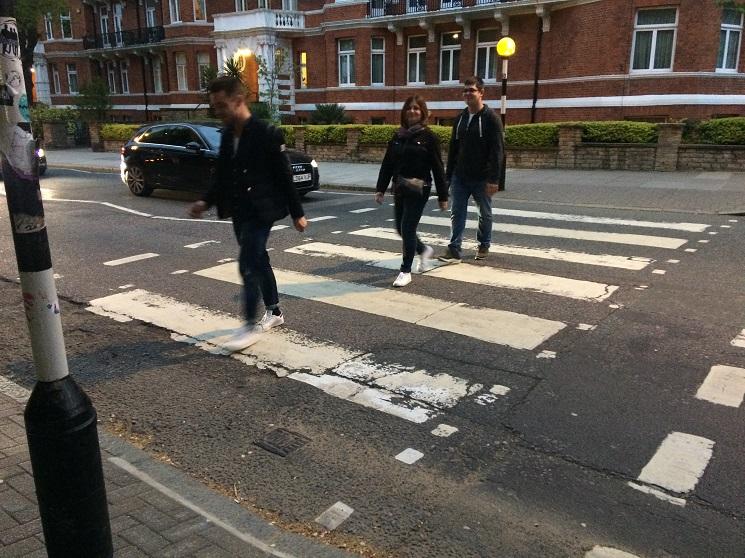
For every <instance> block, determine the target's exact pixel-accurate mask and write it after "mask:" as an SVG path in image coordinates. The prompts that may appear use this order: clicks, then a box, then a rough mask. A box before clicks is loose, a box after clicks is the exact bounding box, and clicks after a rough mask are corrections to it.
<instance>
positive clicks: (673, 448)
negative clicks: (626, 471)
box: [638, 432, 714, 494]
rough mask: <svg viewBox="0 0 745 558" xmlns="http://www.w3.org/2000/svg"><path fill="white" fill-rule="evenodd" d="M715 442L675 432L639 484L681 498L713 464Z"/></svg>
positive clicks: (650, 464) (667, 438) (644, 470)
mask: <svg viewBox="0 0 745 558" xmlns="http://www.w3.org/2000/svg"><path fill="white" fill-rule="evenodd" d="M713 448H714V442H713V441H712V440H709V439H707V438H702V437H701V436H694V435H693V434H686V433H684V432H672V433H670V434H668V436H667V437H666V438H665V439H664V440H663V442H662V444H660V447H659V448H657V452H656V453H655V454H654V456H653V457H652V459H651V460H650V461H649V463H647V464H646V465H645V466H644V468H643V469H642V472H641V474H640V475H639V478H638V480H639V481H641V482H643V483H646V484H649V485H653V486H657V487H660V488H664V489H665V490H669V491H671V492H675V493H678V494H687V493H689V492H691V491H692V490H693V489H694V488H695V487H696V484H697V483H698V481H699V479H700V478H701V476H702V475H703V474H704V471H705V470H706V466H707V465H708V464H709V460H710V459H711V455H712V453H713Z"/></svg>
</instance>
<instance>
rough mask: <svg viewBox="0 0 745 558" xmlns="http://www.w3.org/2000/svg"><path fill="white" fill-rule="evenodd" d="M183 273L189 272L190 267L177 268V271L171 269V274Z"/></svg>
mask: <svg viewBox="0 0 745 558" xmlns="http://www.w3.org/2000/svg"><path fill="white" fill-rule="evenodd" d="M183 273H189V270H188V269H177V270H176V271H171V275H181V274H183ZM133 286H134V285H133Z"/></svg>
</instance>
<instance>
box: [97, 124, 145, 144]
mask: <svg viewBox="0 0 745 558" xmlns="http://www.w3.org/2000/svg"><path fill="white" fill-rule="evenodd" d="M141 127H142V124H104V125H103V126H101V139H102V140H107V141H127V140H128V139H129V138H131V137H132V136H133V135H134V134H135V132H136V131H137V130H139V129H140V128H141Z"/></svg>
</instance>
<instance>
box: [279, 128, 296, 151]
mask: <svg viewBox="0 0 745 558" xmlns="http://www.w3.org/2000/svg"><path fill="white" fill-rule="evenodd" d="M278 128H279V129H280V130H282V133H283V134H284V135H285V145H286V146H287V147H295V126H288V125H287V124H283V125H281V126H278Z"/></svg>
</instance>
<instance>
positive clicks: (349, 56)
mask: <svg viewBox="0 0 745 558" xmlns="http://www.w3.org/2000/svg"><path fill="white" fill-rule="evenodd" d="M346 41H351V43H352V49H351V50H348V49H347V50H342V48H341V45H342V43H343V42H346ZM342 60H346V67H347V73H346V75H345V76H343V75H342ZM336 63H337V65H338V68H339V71H338V78H339V87H354V86H355V85H356V84H355V81H356V79H357V77H356V75H353V74H356V73H357V68H356V65H355V42H354V39H339V40H337V41H336Z"/></svg>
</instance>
